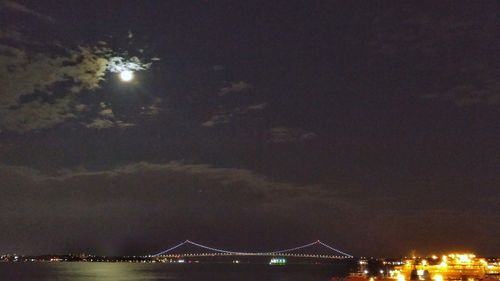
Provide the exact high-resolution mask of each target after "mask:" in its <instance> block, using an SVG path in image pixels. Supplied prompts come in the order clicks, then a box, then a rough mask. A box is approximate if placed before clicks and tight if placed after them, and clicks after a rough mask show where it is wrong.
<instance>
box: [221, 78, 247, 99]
mask: <svg viewBox="0 0 500 281" xmlns="http://www.w3.org/2000/svg"><path fill="white" fill-rule="evenodd" d="M249 88H250V84H248V83H247V82H245V81H237V82H232V83H231V85H229V86H227V87H223V88H222V89H220V90H219V96H225V95H228V94H233V93H241V92H244V91H246V90H248V89H249Z"/></svg>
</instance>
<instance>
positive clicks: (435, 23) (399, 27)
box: [370, 2, 500, 106]
mask: <svg viewBox="0 0 500 281" xmlns="http://www.w3.org/2000/svg"><path fill="white" fill-rule="evenodd" d="M450 3H451V2H443V3H441V4H440V5H442V7H441V8H442V10H447V9H448V10H453V12H450V13H446V14H443V13H432V12H431V10H430V9H429V7H426V4H422V3H420V4H419V3H417V2H414V3H409V2H407V3H401V4H400V5H399V6H398V7H399V8H398V11H399V12H398V13H394V12H391V11H384V12H382V13H381V16H379V17H377V18H376V19H375V20H374V22H373V30H374V32H373V33H372V34H373V38H372V40H371V43H370V45H371V47H373V50H374V51H375V52H376V53H375V54H373V55H372V60H373V61H374V63H375V64H376V67H377V69H390V67H391V65H379V64H385V63H386V62H387V61H398V64H400V65H408V66H409V68H408V70H407V71H408V72H407V73H405V74H404V75H405V76H406V77H412V80H410V81H411V83H413V84H416V86H413V87H412V88H413V89H412V90H414V91H416V94H417V95H418V96H420V97H423V98H426V99H436V100H442V101H448V102H452V103H454V104H455V105H458V106H470V105H481V104H482V105H498V104H500V94H499V93H500V83H499V82H498V77H500V71H499V69H500V68H499V64H498V63H496V62H497V61H498V60H497V59H496V58H497V56H498V50H497V49H498V48H497V46H498V45H499V41H498V36H496V35H495V34H496V33H497V32H496V31H497V30H498V13H497V12H496V11H497V10H498V7H497V5H496V4H493V2H488V3H483V4H481V5H470V6H469V7H468V9H462V8H459V9H452V5H450ZM384 13H385V14H384ZM477 15H481V17H478V16H477ZM396 22H397V24H395V23H396ZM377 59H381V60H383V62H381V61H377ZM402 73H403V72H402ZM402 79H405V78H404V77H402ZM415 81H416V82H415Z"/></svg>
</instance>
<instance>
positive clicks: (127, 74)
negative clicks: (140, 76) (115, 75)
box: [120, 70, 134, 82]
mask: <svg viewBox="0 0 500 281" xmlns="http://www.w3.org/2000/svg"><path fill="white" fill-rule="evenodd" d="M120 79H121V80H122V81H123V82H129V81H131V80H132V79H134V73H133V72H132V71H130V70H124V71H122V72H120Z"/></svg>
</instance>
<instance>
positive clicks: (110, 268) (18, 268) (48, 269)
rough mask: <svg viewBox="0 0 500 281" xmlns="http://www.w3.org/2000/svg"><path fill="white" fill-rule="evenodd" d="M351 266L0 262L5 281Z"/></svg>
mask: <svg viewBox="0 0 500 281" xmlns="http://www.w3.org/2000/svg"><path fill="white" fill-rule="evenodd" d="M348 270H349V268H348V266H346V265H342V264H330V265H324V264H323V265H320V264H317V265H313V264H311V265H286V266H269V265H264V264H151V263H0V280H6V281H28V280H29V281H31V280H36V281H111V280H113V281H152V280H154V281H160V280H170V281H178V280H189V281H201V280H203V281H229V280H231V281H232V280H235V281H236V280H237V281H327V280H329V279H330V278H331V277H334V276H343V275H345V274H346V272H347V271H348Z"/></svg>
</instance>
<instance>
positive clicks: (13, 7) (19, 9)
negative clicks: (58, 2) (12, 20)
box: [0, 0, 55, 23]
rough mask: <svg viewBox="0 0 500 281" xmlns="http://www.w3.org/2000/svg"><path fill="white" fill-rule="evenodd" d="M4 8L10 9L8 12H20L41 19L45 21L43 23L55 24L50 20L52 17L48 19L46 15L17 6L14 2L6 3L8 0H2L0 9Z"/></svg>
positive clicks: (20, 5)
mask: <svg viewBox="0 0 500 281" xmlns="http://www.w3.org/2000/svg"><path fill="white" fill-rule="evenodd" d="M2 6H3V7H5V8H7V9H10V10H13V11H17V12H20V13H24V14H28V15H31V16H35V17H36V18H39V19H42V20H45V21H48V22H50V23H55V20H54V19H53V18H52V17H49V16H47V15H44V14H41V13H39V12H37V11H35V10H32V9H30V8H28V7H26V6H24V5H22V4H19V3H17V2H14V1H8V0H4V1H2V2H0V8H1V7H2Z"/></svg>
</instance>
